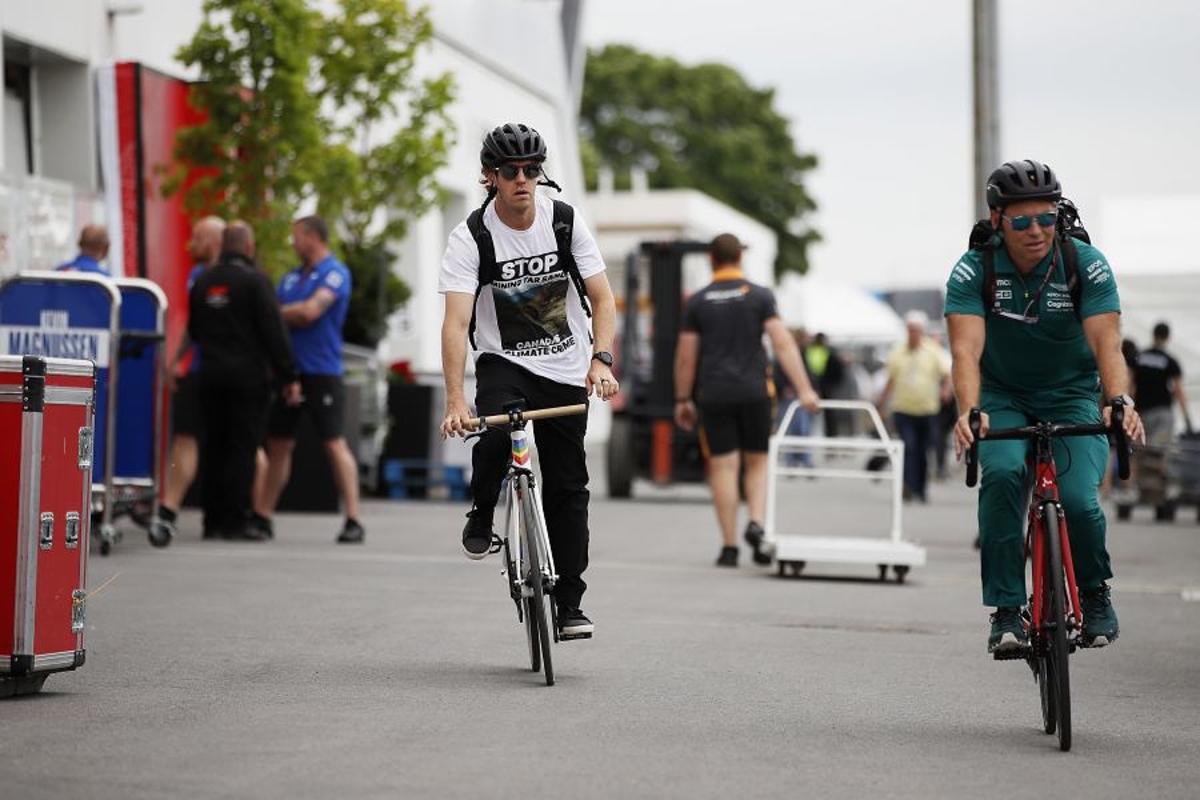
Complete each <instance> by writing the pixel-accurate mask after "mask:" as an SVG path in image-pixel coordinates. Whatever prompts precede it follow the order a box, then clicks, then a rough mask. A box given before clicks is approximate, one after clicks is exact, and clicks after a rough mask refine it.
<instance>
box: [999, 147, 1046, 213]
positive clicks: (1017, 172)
mask: <svg viewBox="0 0 1200 800" xmlns="http://www.w3.org/2000/svg"><path fill="white" fill-rule="evenodd" d="M1061 199H1062V186H1061V185H1059V183H1058V176H1057V175H1055V174H1054V170H1052V169H1050V167H1048V166H1047V165H1045V164H1043V163H1041V162H1039V161H1034V160H1032V159H1026V160H1025V161H1009V162H1007V163H1005V164H1001V165H1000V167H998V168H997V169H996V170H995V171H994V172H993V173H992V174H991V176H990V177H988V182H987V204H988V207H989V208H1004V207H1005V206H1007V205H1009V204H1011V203H1019V202H1021V201H1022V200H1054V201H1056V202H1057V201H1058V200H1061Z"/></svg>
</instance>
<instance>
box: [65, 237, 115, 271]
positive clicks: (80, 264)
mask: <svg viewBox="0 0 1200 800" xmlns="http://www.w3.org/2000/svg"><path fill="white" fill-rule="evenodd" d="M108 245H109V242H108V229H107V228H105V227H104V226H103V225H84V226H83V230H82V231H80V232H79V254H78V255H77V256H75V258H73V259H71V260H70V261H68V262H66V263H65V264H59V265H58V266H57V267H55V268H54V269H55V270H56V271H58V272H90V273H93V274H96V275H108V274H109V273H108V267H106V266H104V265H103V264H101V263H100V262H101V261H103V260H104V259H106V258H108Z"/></svg>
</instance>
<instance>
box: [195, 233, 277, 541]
mask: <svg viewBox="0 0 1200 800" xmlns="http://www.w3.org/2000/svg"><path fill="white" fill-rule="evenodd" d="M253 255H254V235H253V233H252V231H251V230H250V226H249V225H247V224H246V223H244V222H231V223H229V225H228V226H227V227H226V228H225V233H224V234H223V236H222V238H221V258H220V260H219V261H217V263H216V264H215V265H214V266H212V267H209V268H208V269H207V270H205V271H204V272H203V273H201V274H200V276H199V277H198V278H197V279H196V282H195V284H193V285H192V291H191V293H190V294H189V295H188V306H189V311H190V316H189V319H188V335H189V336H190V337H191V338H192V341H193V342H195V343H196V347H197V348H198V349H199V352H200V373H199V374H200V405H201V408H202V409H203V418H204V431H205V435H206V437H207V441H206V442H205V461H204V476H203V478H204V479H203V491H202V498H203V499H202V504H203V507H204V535H205V537H206V538H214V537H221V538H226V539H249V540H254V541H262V540H264V539H266V538H267V536H266V534H265V533H263V532H262V531H260V530H258V529H257V528H254V527H251V526H250V525H249V518H250V511H251V506H250V495H251V487H252V486H253V483H254V459H255V452H256V450H257V449H258V443H259V441H260V440H261V439H262V435H263V431H264V430H265V424H266V415H267V408H268V403H269V402H270V397H271V382H272V379H274V381H275V383H276V384H277V385H278V386H280V387H282V396H283V400H284V402H286V403H287V404H288V405H295V404H297V403H299V402H300V383H299V378H298V374H297V372H296V363H295V360H294V359H293V357H292V348H291V345H290V344H289V342H288V337H287V333H286V332H285V331H284V328H283V317H282V316H281V315H280V311H279V301H278V300H277V299H276V297H275V290H274V287H272V286H271V281H270V279H269V278H268V277H267V276H266V275H265V274H264V273H263V272H261V271H260V270H259V269H258V267H257V266H256V265H255V263H254V261H253Z"/></svg>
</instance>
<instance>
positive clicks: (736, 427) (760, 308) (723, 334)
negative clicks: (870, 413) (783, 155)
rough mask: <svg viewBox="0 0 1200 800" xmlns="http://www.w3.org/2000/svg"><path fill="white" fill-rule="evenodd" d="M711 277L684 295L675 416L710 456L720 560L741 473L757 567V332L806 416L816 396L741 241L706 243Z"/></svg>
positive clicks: (760, 512) (730, 532) (729, 547)
mask: <svg viewBox="0 0 1200 800" xmlns="http://www.w3.org/2000/svg"><path fill="white" fill-rule="evenodd" d="M710 256H711V258H712V266H713V275H712V278H713V280H712V283H710V284H709V285H708V286H706V287H704V288H703V289H701V290H700V291H698V292H696V293H695V294H693V295H692V296H691V297H690V298H688V302H687V306H686V307H685V308H684V312H683V326H682V329H681V330H680V333H679V344H678V348H677V349H676V353H675V421H676V423H678V425H679V426H680V427H681V428H684V429H685V430H691V429H692V428H693V427H695V425H696V423H697V421H699V423H700V425H701V433H702V437H703V439H704V440H705V441H706V443H707V447H708V452H709V470H708V482H709V486H710V488H711V489H712V495H713V505H714V506H715V507H716V512H717V523H718V524H719V525H720V527H721V539H722V545H723V546H722V547H721V554H720V555H719V556H718V557H717V566H719V567H736V566H737V563H738V545H737V532H736V527H737V515H738V473H739V470H741V471H742V472H743V474H744V478H743V479H744V486H745V492H746V508H747V511H748V512H749V520H748V522H747V524H746V530H745V539H746V542H747V544H749V545H750V547H751V548H753V551H754V561H755V563H757V564H770V563H771V554H770V552H769V550H768V548H767V547H766V546H765V544H764V541H763V536H764V531H763V527H762V522H763V518H764V516H765V513H766V495H767V439H768V438H769V437H770V434H771V396H770V393H769V391H768V388H767V381H768V375H769V372H768V370H767V364H768V361H767V353H766V351H765V350H764V349H763V343H762V338H763V334H764V333H766V334H767V335H768V336H769V337H770V339H771V346H772V347H773V348H774V350H775V357H776V359H777V360H778V361H779V366H780V368H781V369H782V370H783V373H784V375H786V376H787V378H788V380H789V381H790V382H791V384H792V387H793V388H794V389H795V390H796V396H797V397H798V398H799V399H800V404H801V405H802V406H804V408H805V409H807V410H808V411H810V412H815V411H816V410H817V409H818V408H819V407H820V406H819V399H818V397H817V393H816V392H815V391H814V390H813V387H812V384H811V383H810V382H809V380H808V373H807V372H806V371H805V369H804V364H803V362H801V360H800V350H799V348H798V347H797V346H796V341H795V339H793V338H792V335H791V333H790V332H789V331H788V328H787V325H786V324H785V323H784V322H783V320H782V319H780V317H779V311H778V309H777V308H776V306H775V295H774V294H772V293H771V290H770V289H768V288H766V287H765V286H758V285H756V284H753V283H751V282H750V281H748V280H746V277H745V275H743V273H742V244H741V242H739V241H738V239H737V237H736V236H734V235H733V234H730V233H723V234H721V235H720V236H718V237H716V238H715V239H713V241H712V246H711V249H710Z"/></svg>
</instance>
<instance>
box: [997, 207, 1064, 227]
mask: <svg viewBox="0 0 1200 800" xmlns="http://www.w3.org/2000/svg"><path fill="white" fill-rule="evenodd" d="M1002 216H1003V215H1002ZM1004 219H1006V220H1008V224H1009V225H1012V229H1013V230H1014V231H1027V230H1029V226H1030V225H1032V224H1033V223H1035V222H1036V223H1037V224H1038V227H1039V228H1053V227H1054V223H1055V222H1057V221H1058V212H1057V211H1047V212H1045V213H1044V214H1032V215H1029V214H1022V215H1021V216H1019V217H1004Z"/></svg>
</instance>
